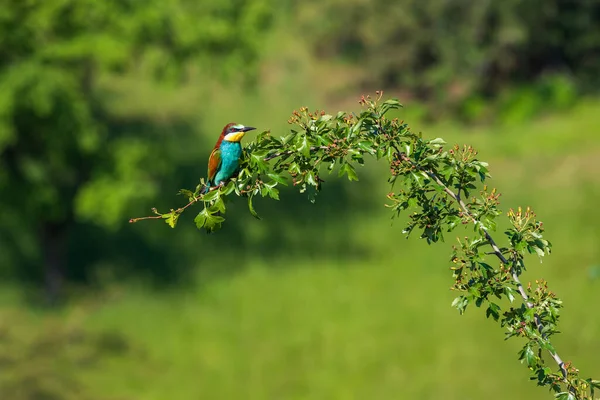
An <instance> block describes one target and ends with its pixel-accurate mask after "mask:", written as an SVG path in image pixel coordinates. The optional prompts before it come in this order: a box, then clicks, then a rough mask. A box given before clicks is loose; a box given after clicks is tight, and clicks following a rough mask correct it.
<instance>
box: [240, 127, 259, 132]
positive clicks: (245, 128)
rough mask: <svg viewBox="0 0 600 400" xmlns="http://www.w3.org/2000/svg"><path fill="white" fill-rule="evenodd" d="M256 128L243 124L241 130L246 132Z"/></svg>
mask: <svg viewBox="0 0 600 400" xmlns="http://www.w3.org/2000/svg"><path fill="white" fill-rule="evenodd" d="M254 129H256V128H253V127H251V126H245V127H244V129H242V132H248V131H253V130H254Z"/></svg>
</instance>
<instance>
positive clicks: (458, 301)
mask: <svg viewBox="0 0 600 400" xmlns="http://www.w3.org/2000/svg"><path fill="white" fill-rule="evenodd" d="M468 305H469V299H468V298H467V297H466V296H463V295H461V296H458V297H457V298H455V299H454V301H453V302H452V307H456V309H457V310H458V312H459V313H461V314H463V313H464V312H465V310H466V309H467V306H468Z"/></svg>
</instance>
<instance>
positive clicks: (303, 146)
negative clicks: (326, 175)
mask: <svg viewBox="0 0 600 400" xmlns="http://www.w3.org/2000/svg"><path fill="white" fill-rule="evenodd" d="M298 151H299V152H300V153H302V155H304V157H306V158H308V157H310V146H309V145H308V139H307V138H306V135H302V136H301V139H300V147H298Z"/></svg>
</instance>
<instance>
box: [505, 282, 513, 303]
mask: <svg viewBox="0 0 600 400" xmlns="http://www.w3.org/2000/svg"><path fill="white" fill-rule="evenodd" d="M514 293H515V291H514V289H513V288H511V287H508V286H504V294H505V295H506V297H508V300H509V301H510V302H511V303H512V302H513V301H515V295H514Z"/></svg>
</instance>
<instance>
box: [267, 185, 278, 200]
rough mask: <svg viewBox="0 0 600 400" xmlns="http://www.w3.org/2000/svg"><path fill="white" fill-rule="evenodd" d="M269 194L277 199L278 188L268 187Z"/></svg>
mask: <svg viewBox="0 0 600 400" xmlns="http://www.w3.org/2000/svg"><path fill="white" fill-rule="evenodd" d="M269 196H270V197H271V198H272V199H275V200H279V190H278V189H276V188H274V187H273V188H270V189H269Z"/></svg>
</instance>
